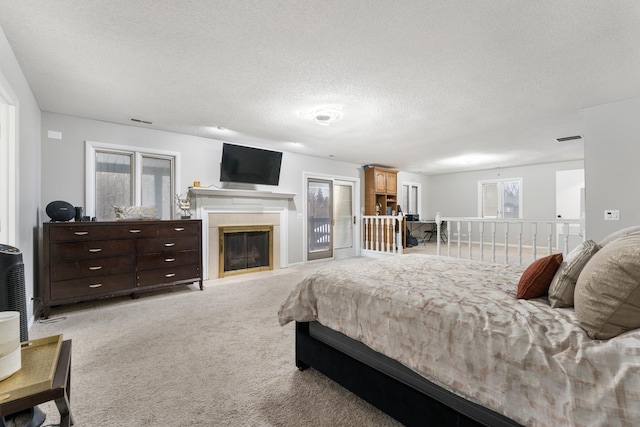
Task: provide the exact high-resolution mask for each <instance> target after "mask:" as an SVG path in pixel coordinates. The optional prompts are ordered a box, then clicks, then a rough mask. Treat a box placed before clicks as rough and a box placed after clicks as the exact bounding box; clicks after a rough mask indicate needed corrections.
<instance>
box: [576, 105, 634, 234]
mask: <svg viewBox="0 0 640 427" xmlns="http://www.w3.org/2000/svg"><path fill="white" fill-rule="evenodd" d="M584 117H585V133H584V135H583V136H584V141H585V142H584V144H585V153H584V155H585V205H586V232H587V237H588V238H589V239H593V240H595V241H596V242H597V241H599V240H601V239H602V238H603V237H605V236H606V235H608V234H609V233H611V232H613V231H616V230H619V229H621V228H624V227H629V226H632V225H639V224H640V195H638V183H640V98H633V99H629V100H625V101H620V102H614V103H611V104H606V105H600V106H597V107H592V108H587V109H585V116H584ZM605 209H617V210H619V211H620V220H619V221H605V220H604V211H605Z"/></svg>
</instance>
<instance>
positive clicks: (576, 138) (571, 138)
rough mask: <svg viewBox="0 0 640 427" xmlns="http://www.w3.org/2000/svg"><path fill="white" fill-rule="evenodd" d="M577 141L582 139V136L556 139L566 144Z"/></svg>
mask: <svg viewBox="0 0 640 427" xmlns="http://www.w3.org/2000/svg"><path fill="white" fill-rule="evenodd" d="M578 139H582V136H581V135H574V136H565V137H564V138H556V141H558V142H567V141H575V140H578Z"/></svg>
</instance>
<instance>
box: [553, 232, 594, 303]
mask: <svg viewBox="0 0 640 427" xmlns="http://www.w3.org/2000/svg"><path fill="white" fill-rule="evenodd" d="M599 249H600V245H598V244H597V243H596V242H594V241H593V240H587V241H585V242H583V243H582V244H581V245H579V246H578V247H576V248H575V249H573V250H572V251H571V252H569V254H568V255H567V258H566V259H565V260H564V261H562V264H560V268H558V271H556V274H555V276H553V280H552V281H551V285H550V286H549V303H550V304H551V307H553V308H561V307H573V293H574V291H575V288H576V282H577V281H578V276H580V272H581V271H582V269H583V268H584V266H585V265H587V262H588V261H589V260H590V259H591V257H592V256H593V254H595V253H596V252H598V250H599Z"/></svg>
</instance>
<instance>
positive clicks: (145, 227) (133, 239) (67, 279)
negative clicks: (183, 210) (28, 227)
mask: <svg viewBox="0 0 640 427" xmlns="http://www.w3.org/2000/svg"><path fill="white" fill-rule="evenodd" d="M43 264H44V269H43V270H44V275H43V280H42V281H41V295H42V298H43V316H44V317H45V318H46V317H48V316H49V312H50V308H51V307H52V306H55V305H61V304H68V303H73V302H78V301H85V300H90V299H96V298H104V297H110V296H115V295H122V294H132V295H135V294H136V293H137V292H142V291H145V290H151V289H155V288H159V287H163V286H171V285H177V284H182V283H193V282H199V284H200V289H202V221H200V220H179V221H115V222H111V221H108V222H48V223H45V224H44V229H43Z"/></svg>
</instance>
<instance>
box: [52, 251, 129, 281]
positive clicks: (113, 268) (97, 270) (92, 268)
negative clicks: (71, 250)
mask: <svg viewBox="0 0 640 427" xmlns="http://www.w3.org/2000/svg"><path fill="white" fill-rule="evenodd" d="M135 263H136V258H135V257H134V256H124V257H114V258H99V259H84V260H78V261H75V262H58V263H52V264H51V281H52V282H57V281H60V280H70V279H78V278H83V277H99V276H106V275H109V274H121V273H132V272H134V271H135Z"/></svg>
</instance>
